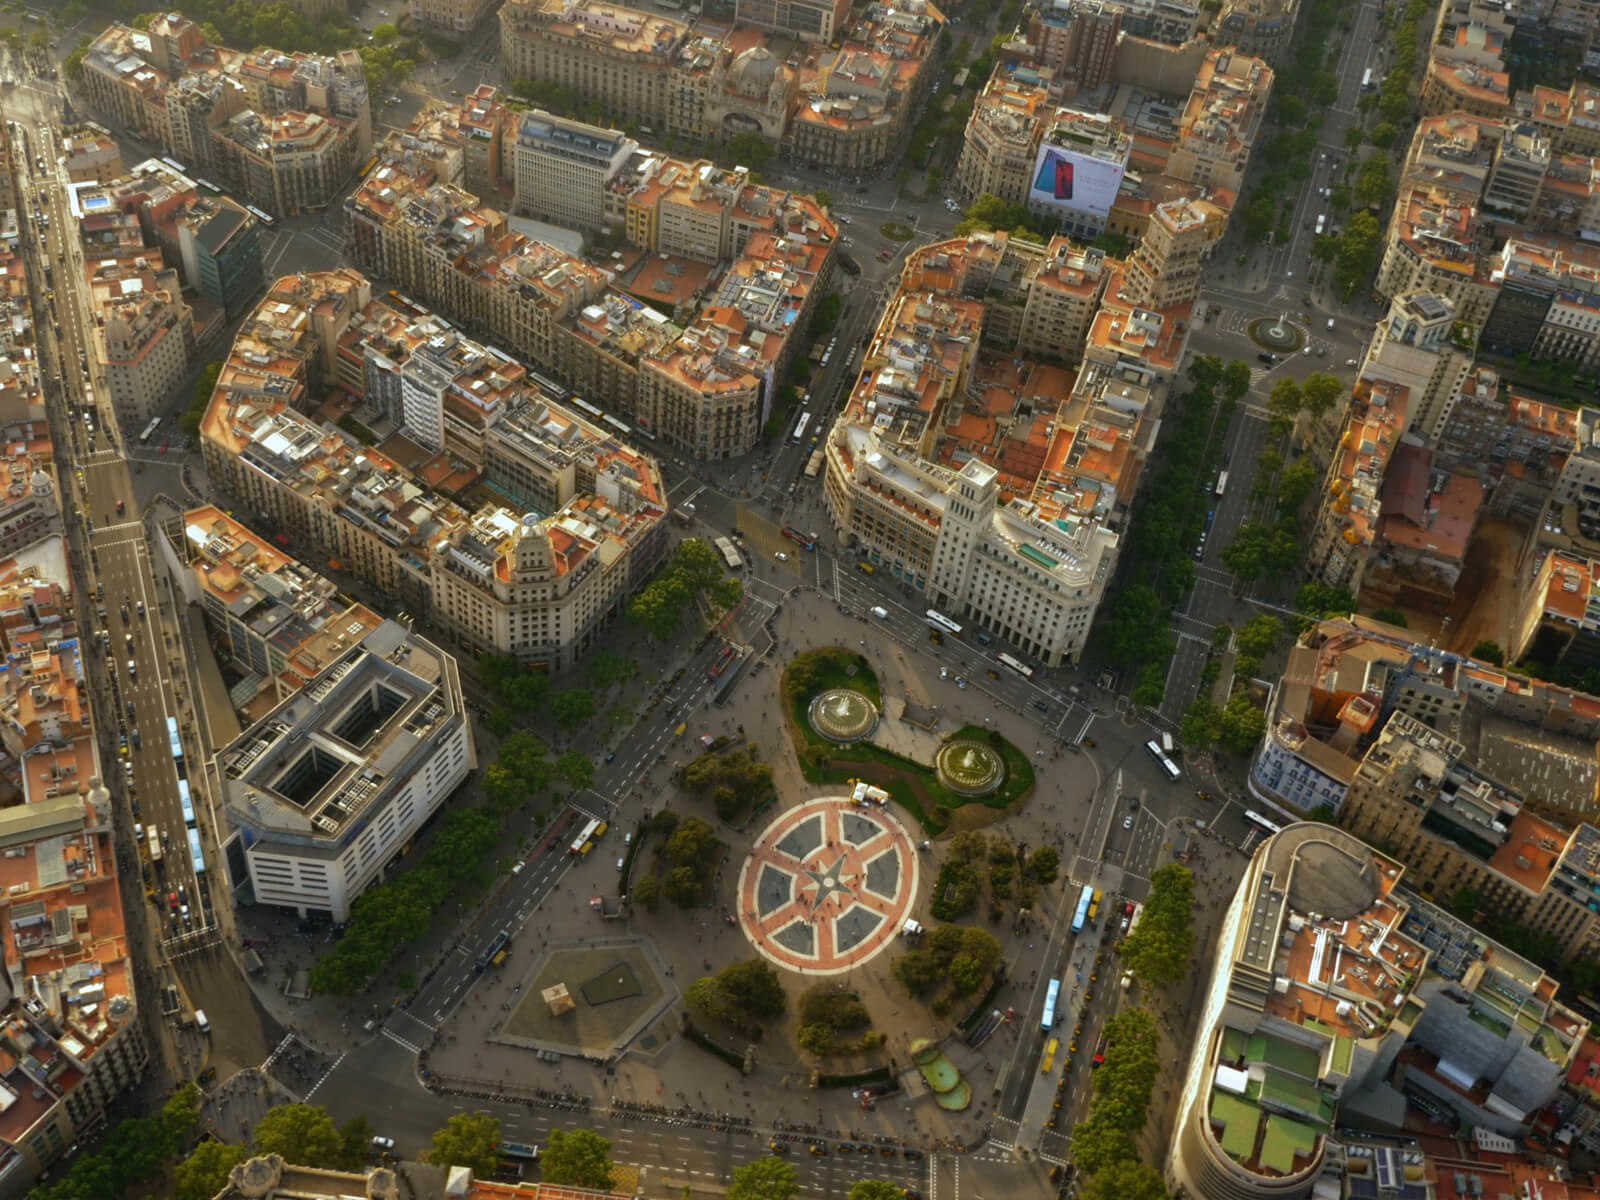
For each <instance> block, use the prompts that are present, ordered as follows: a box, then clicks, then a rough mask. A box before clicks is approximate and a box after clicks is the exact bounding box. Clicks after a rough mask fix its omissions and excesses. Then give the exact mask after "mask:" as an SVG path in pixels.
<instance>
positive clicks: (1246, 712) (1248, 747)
mask: <svg viewBox="0 0 1600 1200" xmlns="http://www.w3.org/2000/svg"><path fill="white" fill-rule="evenodd" d="M1266 731H1267V715H1266V713H1265V712H1263V711H1262V710H1261V707H1260V706H1259V705H1258V704H1256V702H1255V700H1254V699H1253V698H1252V697H1251V695H1250V691H1249V689H1248V688H1240V689H1239V690H1238V691H1237V692H1235V693H1234V694H1233V695H1232V696H1230V697H1229V698H1228V703H1227V706H1226V707H1225V708H1223V710H1222V723H1221V736H1220V737H1219V738H1218V740H1219V741H1220V742H1221V743H1222V746H1223V748H1224V749H1225V750H1228V751H1230V752H1232V753H1234V754H1249V753H1250V752H1251V751H1252V750H1254V749H1255V748H1256V743H1257V742H1259V741H1260V740H1261V735H1262V734H1264V733H1265V732H1266Z"/></svg>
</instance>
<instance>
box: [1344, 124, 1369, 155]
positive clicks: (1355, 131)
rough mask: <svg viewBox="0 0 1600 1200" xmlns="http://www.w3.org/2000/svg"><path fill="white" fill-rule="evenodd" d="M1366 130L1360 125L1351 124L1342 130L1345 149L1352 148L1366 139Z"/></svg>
mask: <svg viewBox="0 0 1600 1200" xmlns="http://www.w3.org/2000/svg"><path fill="white" fill-rule="evenodd" d="M1366 136H1367V135H1366V132H1365V131H1364V130H1363V129H1362V128H1361V126H1360V125H1352V126H1350V127H1349V128H1348V129H1346V130H1345V131H1344V144H1345V148H1346V149H1347V150H1354V149H1355V148H1356V147H1357V146H1359V145H1361V143H1362V142H1363V141H1364V140H1365V139H1366Z"/></svg>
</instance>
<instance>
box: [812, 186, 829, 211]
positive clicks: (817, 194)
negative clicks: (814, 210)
mask: <svg viewBox="0 0 1600 1200" xmlns="http://www.w3.org/2000/svg"><path fill="white" fill-rule="evenodd" d="M811 198H812V199H813V200H815V201H816V202H817V205H818V206H819V207H821V208H832V207H833V193H832V192H830V191H828V189H827V188H818V189H817V190H816V191H814V192H812V193H811Z"/></svg>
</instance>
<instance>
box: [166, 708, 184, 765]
mask: <svg viewBox="0 0 1600 1200" xmlns="http://www.w3.org/2000/svg"><path fill="white" fill-rule="evenodd" d="M167 745H168V746H169V747H170V748H171V749H172V757H173V758H182V757H183V743H182V742H181V741H179V740H178V718H177V717H168V718H167Z"/></svg>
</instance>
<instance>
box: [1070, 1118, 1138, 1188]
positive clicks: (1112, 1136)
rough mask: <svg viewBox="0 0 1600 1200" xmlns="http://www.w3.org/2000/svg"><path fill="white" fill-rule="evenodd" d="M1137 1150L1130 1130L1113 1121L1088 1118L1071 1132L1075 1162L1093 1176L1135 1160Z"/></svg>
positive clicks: (1079, 1168) (1085, 1172) (1086, 1174)
mask: <svg viewBox="0 0 1600 1200" xmlns="http://www.w3.org/2000/svg"><path fill="white" fill-rule="evenodd" d="M1137 1153H1138V1152H1137V1151H1136V1150H1135V1149H1134V1146H1133V1139H1132V1138H1131V1137H1129V1136H1128V1133H1127V1131H1126V1130H1124V1129H1118V1128H1117V1127H1116V1126H1115V1125H1112V1124H1110V1123H1107V1122H1097V1121H1093V1120H1090V1121H1085V1122H1083V1123H1082V1124H1080V1125H1078V1126H1076V1127H1075V1128H1074V1129H1073V1131H1072V1161H1073V1162H1074V1163H1076V1164H1077V1167H1078V1170H1079V1171H1081V1172H1082V1173H1083V1174H1084V1175H1085V1176H1088V1177H1090V1178H1092V1177H1093V1176H1095V1175H1098V1174H1100V1173H1101V1172H1103V1171H1106V1170H1108V1169H1110V1168H1111V1167H1114V1166H1116V1165H1117V1164H1118V1163H1121V1162H1131V1161H1133V1159H1134V1156H1135V1155H1136V1154H1137Z"/></svg>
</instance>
